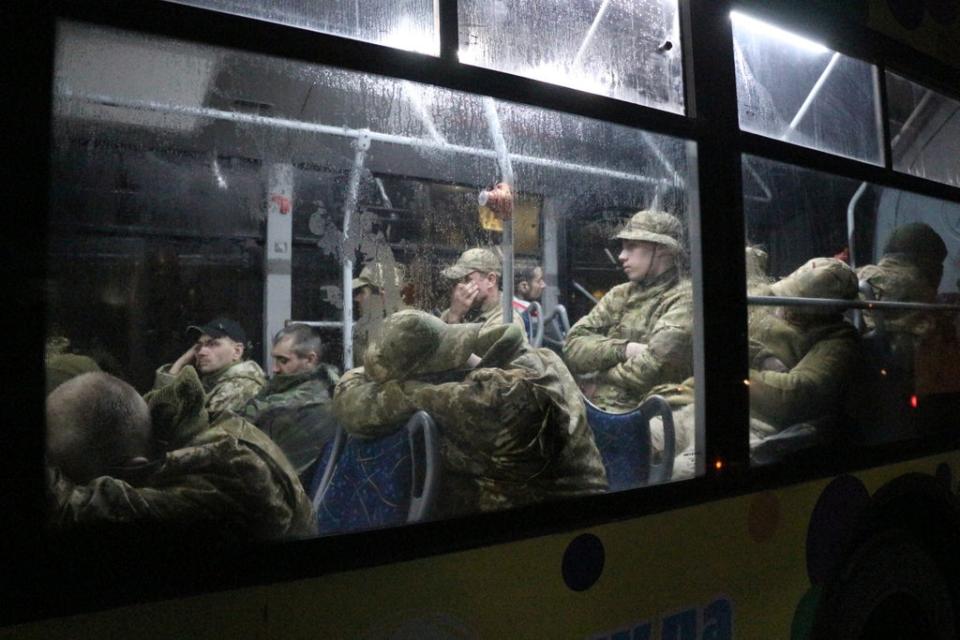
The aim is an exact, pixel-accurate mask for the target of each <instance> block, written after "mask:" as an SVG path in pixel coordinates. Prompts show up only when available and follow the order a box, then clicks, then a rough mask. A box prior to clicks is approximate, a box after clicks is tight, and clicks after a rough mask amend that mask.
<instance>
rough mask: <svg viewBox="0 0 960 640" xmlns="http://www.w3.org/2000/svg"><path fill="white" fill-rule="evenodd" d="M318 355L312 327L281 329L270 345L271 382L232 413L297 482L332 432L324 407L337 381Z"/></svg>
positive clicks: (320, 349) (319, 350) (316, 336)
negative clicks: (270, 447) (263, 438)
mask: <svg viewBox="0 0 960 640" xmlns="http://www.w3.org/2000/svg"><path fill="white" fill-rule="evenodd" d="M322 355H323V343H322V342H321V340H320V335H319V333H318V332H317V331H316V330H315V329H314V328H313V327H311V326H309V325H306V324H299V323H294V324H290V325H287V326H286V327H284V328H283V329H281V330H280V331H279V332H277V335H276V336H275V337H274V339H273V351H272V356H273V377H272V378H270V380H269V381H268V382H267V385H266V386H265V387H264V388H263V389H261V390H260V392H259V393H258V394H257V395H256V396H255V397H253V398H252V399H250V400H248V401H247V403H246V404H244V405H243V406H242V407H241V408H240V409H239V410H238V411H237V413H238V414H239V415H240V416H242V417H244V418H246V419H247V420H249V421H250V422H252V423H254V424H255V425H257V427H258V428H259V429H260V430H261V431H263V432H264V433H266V434H267V435H268V436H270V438H271V439H272V440H273V441H274V442H276V443H277V446H279V447H280V448H281V449H282V450H283V452H284V453H285V454H286V456H287V458H288V459H289V460H290V462H291V464H293V467H294V469H296V471H297V473H298V474H300V475H301V476H303V475H304V473H305V472H307V471H309V470H310V468H311V466H312V465H313V463H314V461H315V460H316V459H317V457H318V456H319V455H320V451H321V450H322V449H323V445H324V444H326V442H327V440H330V439H331V438H333V436H334V434H335V433H336V428H337V425H336V423H335V422H334V420H333V416H332V414H331V412H330V406H329V405H330V399H331V397H332V396H333V388H334V387H335V386H336V384H337V381H338V380H339V379H340V376H339V375H338V374H337V370H336V369H335V368H334V367H332V366H331V365H328V364H326V363H323V362H321V361H320V358H321V356H322Z"/></svg>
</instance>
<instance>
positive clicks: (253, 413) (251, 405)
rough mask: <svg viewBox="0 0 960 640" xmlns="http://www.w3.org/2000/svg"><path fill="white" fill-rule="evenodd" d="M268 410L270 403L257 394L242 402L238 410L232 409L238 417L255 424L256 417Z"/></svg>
mask: <svg viewBox="0 0 960 640" xmlns="http://www.w3.org/2000/svg"><path fill="white" fill-rule="evenodd" d="M268 408H270V403H269V402H268V401H267V400H265V399H261V396H260V395H259V392H257V395H256V396H254V397H252V398H250V399H249V400H247V401H246V402H244V403H243V404H242V405H241V406H240V407H239V408H238V409H234V411H235V412H236V414H237V415H238V416H241V417H243V418H246V419H247V420H249V421H250V422H253V423H256V421H257V416H259V415H260V414H261V413H263V412H264V411H266V410H267V409H268Z"/></svg>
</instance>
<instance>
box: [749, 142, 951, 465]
mask: <svg viewBox="0 0 960 640" xmlns="http://www.w3.org/2000/svg"><path fill="white" fill-rule="evenodd" d="M743 167H744V171H743V181H744V211H745V215H746V221H747V247H746V264H747V294H748V296H750V298H749V300H750V301H751V304H750V307H749V312H748V322H749V336H750V352H749V357H750V379H749V383H750V387H749V388H750V410H751V412H750V413H751V419H750V442H751V458H752V460H753V462H754V463H757V464H767V463H771V462H776V461H780V460H785V459H794V460H800V459H804V458H803V457H804V456H808V457H809V456H813V457H815V456H819V455H822V454H823V452H824V451H825V450H843V448H850V447H861V446H869V445H874V444H879V443H883V442H889V441H894V440H903V439H910V438H917V437H920V436H925V435H930V434H933V433H936V432H938V431H944V430H948V429H952V428H954V424H955V421H954V420H952V418H951V417H950V416H952V415H956V411H957V410H958V409H960V384H958V382H957V381H958V380H960V378H958V374H960V371H958V370H957V366H958V363H960V335H958V330H960V324H958V319H960V306H958V303H960V294H958V288H960V206H958V205H957V204H956V203H950V202H946V201H943V200H937V199H934V198H929V197H925V196H920V195H918V194H914V193H910V192H906V191H900V190H896V189H890V188H882V187H878V186H876V185H873V184H869V183H866V182H859V181H856V180H851V179H848V178H841V177H838V176H832V175H829V174H825V173H821V172H817V171H811V170H807V169H800V168H797V167H793V166H790V165H786V164H781V163H776V162H772V161H768V160H763V159H760V158H755V157H744V159H743Z"/></svg>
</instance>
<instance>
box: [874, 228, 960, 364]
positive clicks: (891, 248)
mask: <svg viewBox="0 0 960 640" xmlns="http://www.w3.org/2000/svg"><path fill="white" fill-rule="evenodd" d="M946 257H947V245H946V244H944V242H943V239H942V238H941V237H940V236H939V235H938V234H937V232H936V231H934V230H933V229H932V228H931V227H930V226H929V225H926V224H923V223H922V222H913V223H910V224H905V225H903V226H901V227H897V229H896V230H895V231H894V232H893V233H892V234H891V235H890V238H889V239H888V240H887V244H886V246H885V247H884V249H883V257H881V258H880V261H879V262H878V263H877V264H875V265H874V264H870V265H866V266H864V267H861V268H860V269H859V270H858V271H857V275H858V276H859V278H860V279H861V280H865V281H866V282H868V283H870V286H871V287H872V288H873V292H874V295H875V297H876V299H877V300H893V301H900V302H925V303H931V302H935V301H936V297H937V289H938V288H939V286H940V279H941V278H942V277H943V261H944V259H945V258H946ZM875 314H876V315H875ZM877 317H880V318H882V323H883V331H884V333H885V334H886V336H887V337H888V339H889V341H890V347H891V350H892V352H893V354H894V356H895V357H896V359H897V362H898V364H900V366H901V367H902V368H903V369H904V370H905V371H912V370H913V359H914V354H915V353H916V347H917V345H918V344H919V342H920V341H921V339H922V338H923V336H924V335H925V334H927V333H928V332H929V331H930V330H931V329H932V328H933V327H934V325H935V324H936V317H935V316H934V314H931V313H928V312H925V311H901V310H892V309H885V310H883V311H878V312H871V311H865V312H864V314H863V318H864V321H865V322H866V325H867V328H868V329H870V330H874V329H876V328H877Z"/></svg>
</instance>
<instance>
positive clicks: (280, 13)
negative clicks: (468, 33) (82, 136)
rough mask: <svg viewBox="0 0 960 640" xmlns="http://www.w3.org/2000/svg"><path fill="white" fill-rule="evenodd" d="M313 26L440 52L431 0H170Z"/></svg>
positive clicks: (397, 46)
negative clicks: (361, 0) (343, 0)
mask: <svg viewBox="0 0 960 640" xmlns="http://www.w3.org/2000/svg"><path fill="white" fill-rule="evenodd" d="M170 1H171V2H177V3H179V4H189V5H193V6H195V7H201V8H203V9H212V10H214V11H222V12H223V13H232V14H235V15H239V16H246V17H250V18H256V19H258V20H265V21H267V22H276V23H278V24H284V25H289V26H291V27H298V28H301V29H309V30H311V31H320V32H323V33H331V34H333V35H337V36H346V37H347V38H354V39H356V40H363V41H366V42H373V43H376V44H382V45H386V46H388V47H396V48H397V49H404V50H406V51H416V52H417V53H426V54H429V55H433V56H435V55H439V53H440V36H439V33H438V31H437V28H436V9H435V6H434V5H435V3H434V2H433V0H363V2H360V1H359V0H357V1H356V2H303V1H302V0H274V1H273V2H251V0H170Z"/></svg>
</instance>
